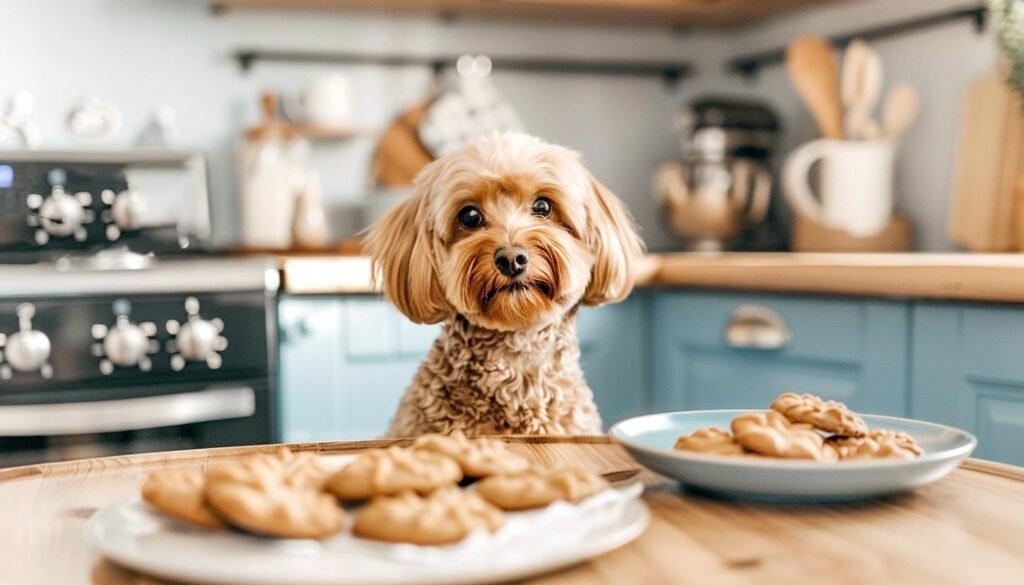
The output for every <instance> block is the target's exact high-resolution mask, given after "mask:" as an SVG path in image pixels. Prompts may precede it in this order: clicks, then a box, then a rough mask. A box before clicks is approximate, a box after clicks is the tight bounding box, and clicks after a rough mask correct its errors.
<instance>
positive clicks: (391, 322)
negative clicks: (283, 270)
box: [278, 290, 1024, 465]
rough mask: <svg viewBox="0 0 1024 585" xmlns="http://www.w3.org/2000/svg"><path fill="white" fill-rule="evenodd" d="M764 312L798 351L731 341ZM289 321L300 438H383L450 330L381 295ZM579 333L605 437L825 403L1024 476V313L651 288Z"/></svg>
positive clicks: (313, 309)
mask: <svg viewBox="0 0 1024 585" xmlns="http://www.w3.org/2000/svg"><path fill="white" fill-rule="evenodd" d="M751 306H753V307H756V308H757V309H758V310H759V311H760V312H761V313H764V312H765V311H767V312H768V313H769V314H773V315H775V316H777V318H778V319H779V323H781V325H782V327H783V328H784V329H785V330H786V331H787V332H788V340H786V341H785V342H784V343H777V342H778V341H779V339H778V338H769V342H770V343H769V344H768V345H771V346H775V345H778V347H775V348H774V349H753V348H751V347H749V345H758V344H757V343H754V344H746V343H737V339H736V338H735V337H732V338H730V336H729V335H727V331H728V329H729V326H730V324H734V323H735V322H736V319H737V317H738V315H742V314H743V311H740V309H741V307H751ZM279 317H280V329H281V348H280V375H279V380H280V385H281V386H280V392H279V393H278V396H279V402H280V404H279V406H280V408H279V413H280V414H279V416H280V418H281V420H280V421H279V423H280V424H279V428H281V429H282V436H281V437H280V438H281V439H282V440H286V441H315V440H335V439H355V438H370V437H377V436H380V435H381V434H382V433H383V432H384V431H385V429H386V428H387V425H388V422H389V420H390V418H391V416H392V414H393V413H394V411H395V408H396V406H397V405H398V401H399V399H400V397H401V396H402V394H403V393H404V392H405V389H406V387H407V386H408V385H409V383H410V381H411V380H412V377H413V374H414V373H415V371H416V368H417V367H418V366H419V363H420V362H421V361H422V359H423V357H424V356H425V355H426V354H427V351H428V350H429V348H430V345H431V344H432V343H433V341H434V339H435V338H436V337H437V334H438V332H439V330H440V327H439V326H437V325H432V326H422V325H415V324H413V323H410V322H409V321H408V320H407V319H405V318H404V317H403V316H402V315H401V314H400V313H399V312H398V311H397V310H396V309H395V308H394V307H393V306H392V305H391V304H390V303H388V302H387V301H385V300H383V299H381V298H379V297H376V296H368V295H367V296H359V295H351V296H337V297H305V296H302V297H287V296H286V297H284V298H282V299H281V301H280V306H279ZM579 337H580V349H581V353H582V358H581V361H582V367H583V372H584V374H585V376H586V378H587V382H588V383H589V385H590V387H591V388H592V389H593V390H594V396H595V400H596V401H597V404H598V407H599V409H600V411H601V415H602V417H603V419H604V422H605V426H606V427H608V426H610V425H611V424H613V423H614V422H616V421H618V420H621V419H623V418H627V417H630V416H634V415H637V414H643V413H647V412H657V411H665V410H683V409H713V408H764V407H765V406H767V404H768V403H769V402H770V401H771V400H772V398H774V397H775V396H776V395H778V394H780V393H782V392H787V391H796V392H811V393H815V394H819V395H821V396H824V397H826V398H832V399H836V400H841V401H843V402H846V403H847V404H849V405H850V406H851V407H852V408H854V409H856V410H858V411H861V412H867V413H876V414H887V415H895V416H911V417H914V418H918V419H923V420H932V421H936V422H940V423H945V424H950V425H955V426H958V427H962V428H965V429H968V430H970V431H972V432H974V433H975V434H977V435H978V439H979V447H978V451H977V453H976V456H977V457H982V458H986V459H994V460H997V461H1004V462H1009V463H1015V464H1018V465H1024V448H1022V446H1024V307H1020V306H1011V305H982V304H953V303H945V304H944V303H919V302H910V301H902V302H901V301H882V300H874V299H858V298H837V297H815V296H804V295H782V294H746V293H730V292H718V291H697V292H693V291H687V292H680V291H653V290H641V291H638V292H637V293H635V294H634V295H633V297H632V298H630V299H629V300H627V301H626V302H624V303H619V304H616V305H609V306H605V307H600V308H596V309H581V311H580V315H579ZM741 341H742V338H741ZM737 345H744V346H747V347H737Z"/></svg>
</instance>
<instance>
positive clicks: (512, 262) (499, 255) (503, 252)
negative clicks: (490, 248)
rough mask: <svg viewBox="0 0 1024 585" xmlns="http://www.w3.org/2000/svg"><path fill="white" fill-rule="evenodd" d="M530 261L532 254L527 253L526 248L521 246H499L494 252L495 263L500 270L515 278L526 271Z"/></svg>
mask: <svg viewBox="0 0 1024 585" xmlns="http://www.w3.org/2000/svg"><path fill="white" fill-rule="evenodd" d="M529 261H530V256H529V254H527V253H526V248H521V247H519V246H510V247H508V248H498V250H497V251H495V252H494V265H495V266H497V267H498V272H500V273H502V274H504V275H505V276H508V277H512V278H514V277H516V276H519V275H520V274H522V273H523V272H525V271H526V264H527V263H528V262H529Z"/></svg>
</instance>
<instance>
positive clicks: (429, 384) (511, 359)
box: [389, 313, 601, 437]
mask: <svg viewBox="0 0 1024 585" xmlns="http://www.w3.org/2000/svg"><path fill="white" fill-rule="evenodd" d="M579 357H580V349H579V344H578V342H577V340H576V318H575V314H574V313H573V314H571V315H566V316H565V317H564V318H562V319H560V320H559V321H558V322H556V323H554V324H552V325H548V326H545V327H542V328H539V329H536V330H531V331H513V332H503V331H494V330H490V329H484V328H482V327H478V326H475V325H472V324H470V323H469V322H468V321H466V320H465V319H463V318H459V317H457V318H455V319H452V320H450V321H448V322H447V323H446V324H445V325H444V329H443V331H442V333H441V335H440V337H438V339H437V340H436V341H435V342H434V345H433V347H432V348H431V351H430V354H429V355H428V356H427V359H426V361H425V362H424V363H423V364H422V365H421V366H420V368H419V370H418V371H417V373H416V378H415V380H414V381H413V384H412V386H411V388H410V390H409V392H407V393H406V395H405V396H404V397H403V399H402V403H401V405H400V406H399V409H398V413H397V414H396V416H395V419H394V421H393V422H392V425H391V430H390V431H389V434H390V435H391V436H396V437H401V436H412V435H417V434H422V433H425V432H444V433H447V432H450V431H453V430H455V429H460V430H463V431H465V432H466V433H469V434H538V433H545V434H569V433H600V432H601V420H600V417H599V416H598V414H597V408H596V407H595V406H594V401H593V396H592V393H591V391H590V388H589V387H588V386H587V384H586V381H585V380H584V378H583V372H582V371H581V370H580V367H579Z"/></svg>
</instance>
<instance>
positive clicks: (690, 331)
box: [650, 292, 909, 415]
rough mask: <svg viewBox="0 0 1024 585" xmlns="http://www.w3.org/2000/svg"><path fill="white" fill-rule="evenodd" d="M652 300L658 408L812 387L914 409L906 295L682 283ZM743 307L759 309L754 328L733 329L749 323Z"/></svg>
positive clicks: (881, 407) (868, 408)
mask: <svg viewBox="0 0 1024 585" xmlns="http://www.w3.org/2000/svg"><path fill="white" fill-rule="evenodd" d="M651 304H652V306H651V311H650V319H651V325H650V328H651V333H652V354H653V367H652V392H653V398H654V405H655V407H656V408H657V409H659V410H679V409H716V408H766V407H767V406H768V404H769V403H770V402H771V400H772V399H773V398H774V397H775V396H777V395H779V394H781V393H783V392H810V393H813V394H818V395H821V396H823V397H825V398H830V399H835V400H841V401H843V402H845V403H847V404H849V405H850V406H851V407H852V408H855V409H857V410H859V411H862V412H867V413H877V414H888V415H904V414H905V413H906V410H907V407H906V404H907V392H908V389H907V371H908V370H907V368H908V363H907V361H908V356H907V353H908V349H907V348H908V336H909V318H908V313H909V309H908V307H907V305H906V304H905V303H898V302H885V301H874V300H865V299H836V298H821V297H805V296H793V295H787V296H781V295H759V294H736V293H716V292H677V293H664V294H660V295H657V296H656V297H654V298H653V299H652V303H651ZM751 307H753V309H751ZM745 314H751V315H756V316H758V318H757V320H755V321H754V322H753V323H754V325H756V327H754V329H753V331H755V332H756V335H755V334H750V335H754V337H750V338H749V340H747V341H744V339H746V338H744V337H743V336H741V335H740V336H734V337H732V338H730V337H729V336H728V335H727V331H729V330H730V326H733V328H734V329H733V330H734V331H736V332H737V333H739V332H742V331H751V328H750V323H751V322H750V321H749V318H746V319H745V318H744V315H745ZM769 317H770V318H771V319H777V320H778V323H775V324H772V322H771V321H770V320H768V321H766V319H768V318H769ZM766 323H767V324H770V325H771V326H770V327H769V326H768V325H767V324H766ZM758 340H764V343H761V344H759V343H757V341H758ZM759 346H762V347H761V348H759Z"/></svg>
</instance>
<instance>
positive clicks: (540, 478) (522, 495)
mask: <svg viewBox="0 0 1024 585" xmlns="http://www.w3.org/2000/svg"><path fill="white" fill-rule="evenodd" d="M607 487H608V482H607V481H605V479H604V478H603V477H601V476H600V475H597V474H596V473H593V472H590V471H587V470H585V469H580V468H578V467H563V468H542V467H532V468H530V469H527V470H525V471H521V472H519V473H511V474H506V475H495V476H492V477H488V478H486V479H483V480H481V481H480V483H478V484H476V491H477V493H478V494H480V497H482V498H483V499H485V500H487V501H488V502H490V503H492V504H494V505H495V506H497V507H499V508H501V509H502V510H528V509H530V508H540V507H543V506H547V505H548V504H550V503H552V502H555V501H557V500H568V501H570V502H578V501H580V500H583V499H585V498H588V497H590V496H592V495H594V494H596V493H598V492H600V491H602V490H604V489H605V488H607Z"/></svg>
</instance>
